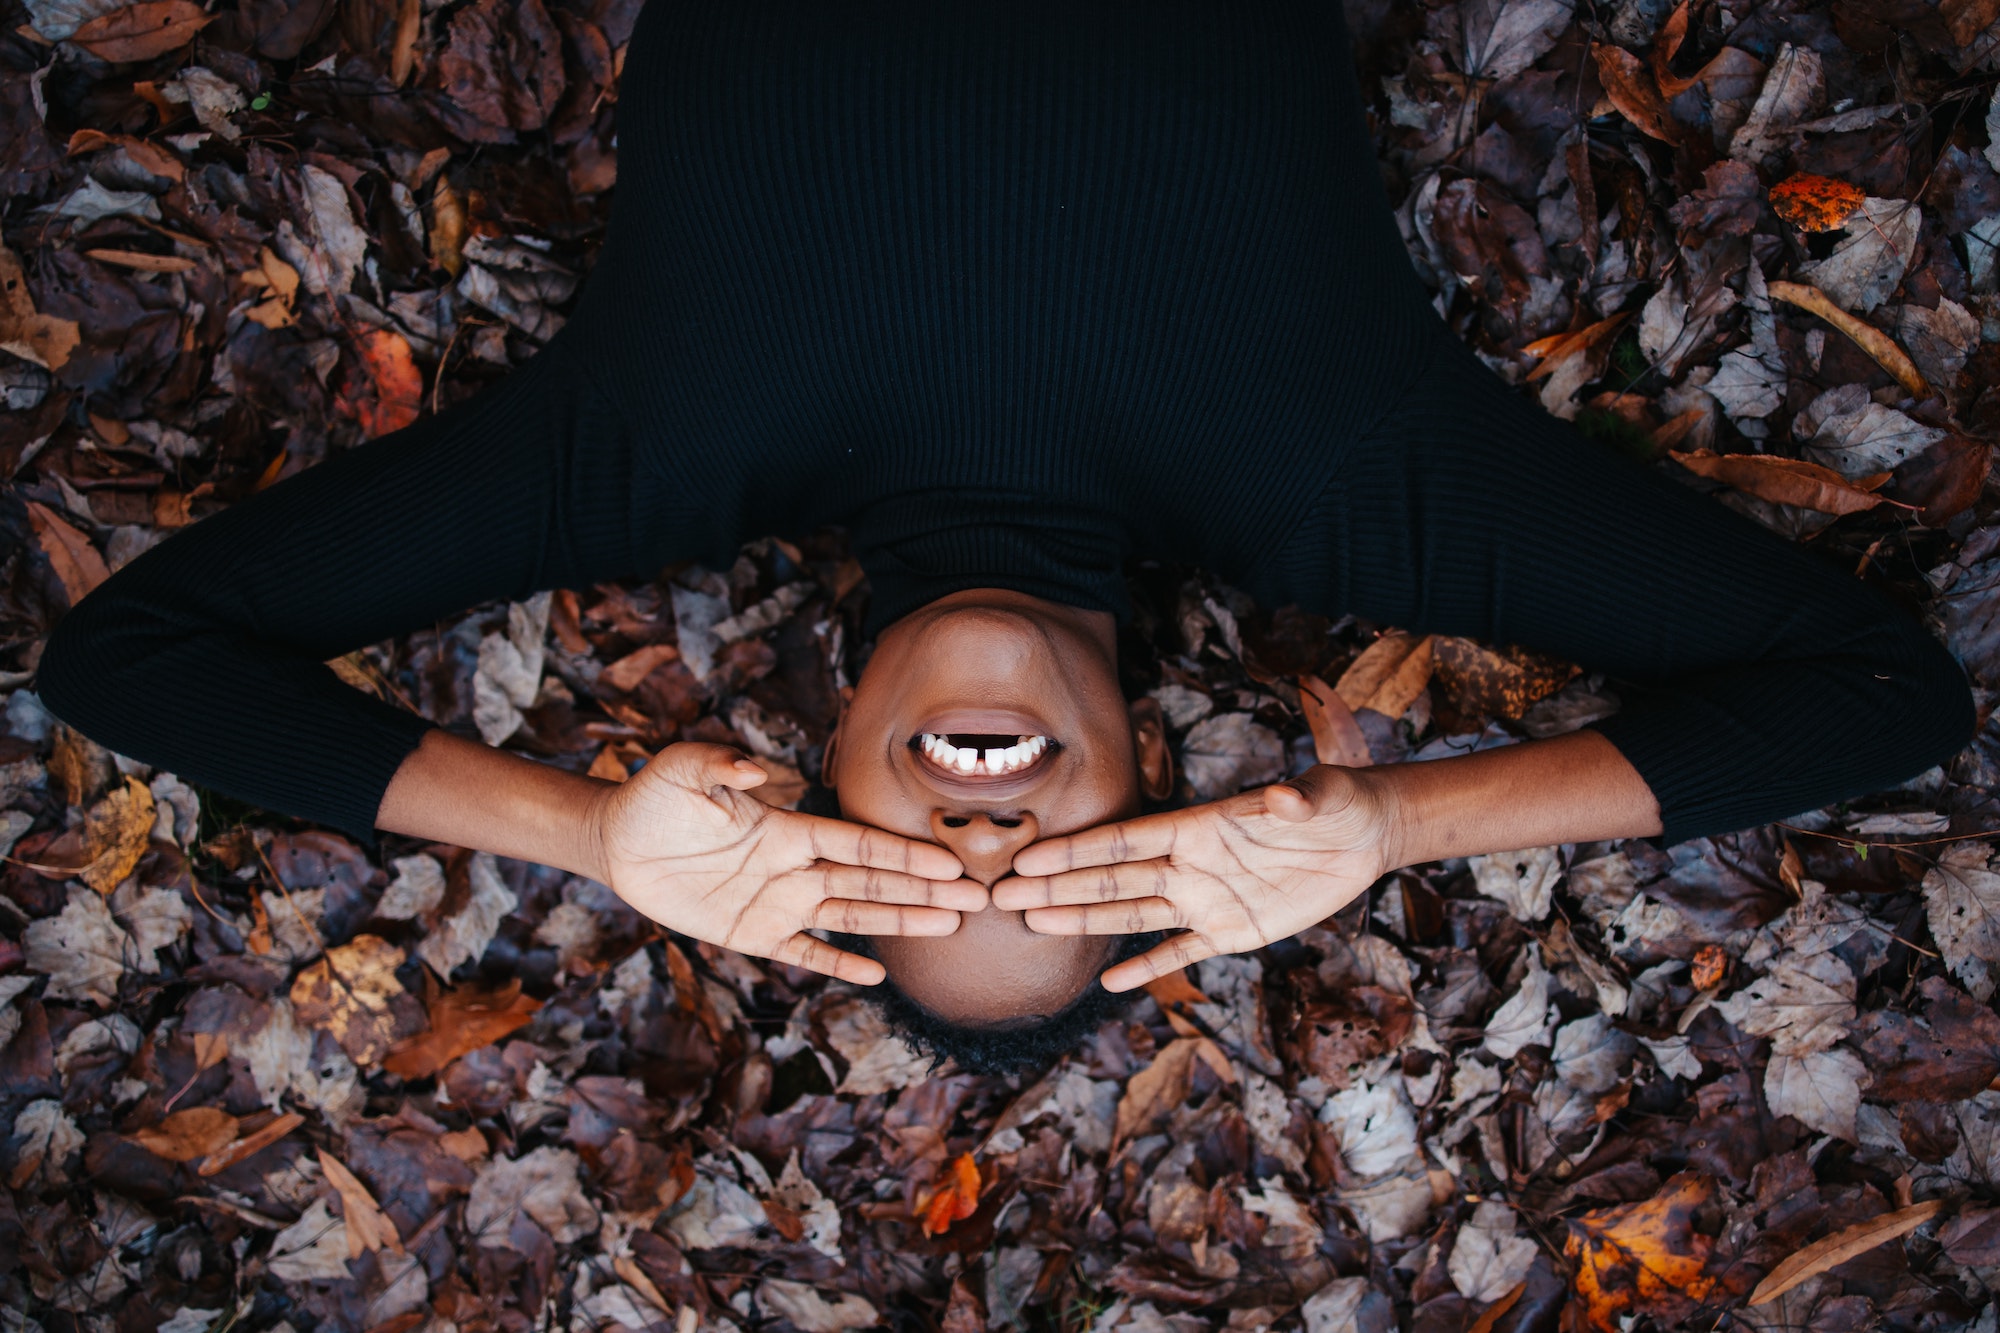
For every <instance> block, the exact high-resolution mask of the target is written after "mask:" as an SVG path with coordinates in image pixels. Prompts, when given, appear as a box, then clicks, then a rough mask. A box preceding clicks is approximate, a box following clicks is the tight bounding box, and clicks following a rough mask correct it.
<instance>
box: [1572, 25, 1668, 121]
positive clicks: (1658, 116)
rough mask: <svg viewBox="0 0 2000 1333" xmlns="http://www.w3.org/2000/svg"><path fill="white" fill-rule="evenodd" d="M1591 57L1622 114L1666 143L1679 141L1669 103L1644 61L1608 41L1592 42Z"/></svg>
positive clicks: (1605, 87) (1608, 95)
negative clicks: (1668, 109)
mask: <svg viewBox="0 0 2000 1333" xmlns="http://www.w3.org/2000/svg"><path fill="white" fill-rule="evenodd" d="M1590 54H1591V55H1592V56H1593V57H1595V58H1596V60H1597V76H1598V79H1599V81H1600V82H1602V83H1603V84H1604V95H1605V96H1606V97H1608V98H1610V99H1611V105H1612V106H1614V107H1616V108H1618V114H1619V115H1621V116H1623V117H1625V119H1627V120H1629V121H1631V122H1632V124H1634V125H1635V126H1637V127H1638V128H1639V129H1640V130H1641V131H1643V132H1644V133H1646V134H1648V135H1651V136H1652V137H1653V138H1655V139H1659V140H1661V141H1663V142H1665V143H1676V142H1678V141H1679V139H1680V135H1679V133H1678V132H1677V131H1676V130H1675V128H1674V122H1673V120H1672V118H1671V117H1669V116H1668V115H1667V104H1666V103H1665V102H1663V101H1661V100H1660V90H1659V89H1658V88H1657V87H1655V86H1654V83H1653V78H1652V74H1651V71H1649V70H1648V69H1647V68H1646V65H1645V62H1643V61H1641V60H1640V59H1639V57H1637V56H1635V55H1633V54H1632V53H1631V52H1630V51H1627V50H1626V49H1625V48H1624V47H1622V46H1612V45H1610V44H1609V43H1606V42H1592V43H1591V44H1590Z"/></svg>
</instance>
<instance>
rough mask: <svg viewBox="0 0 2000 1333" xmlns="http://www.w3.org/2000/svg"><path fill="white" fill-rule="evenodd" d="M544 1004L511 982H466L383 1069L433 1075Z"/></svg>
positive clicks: (490, 1041)
mask: <svg viewBox="0 0 2000 1333" xmlns="http://www.w3.org/2000/svg"><path fill="white" fill-rule="evenodd" d="M541 1007H542V1002H541V1001H540V1000H537V999H535V998H534V997H533V996H529V995H523V994H522V993H521V983H520V982H519V981H518V980H515V981H510V982H508V983H507V984H506V985H504V986H499V987H495V988H493V989H491V990H486V989H482V988H481V987H478V986H461V987H459V988H458V989H457V990H449V991H446V992H445V993H444V994H443V995H440V996H439V997H438V999H437V1002H436V1003H435V1004H433V1005H432V1006H431V1012H430V1028H429V1030H428V1031H425V1032H423V1033H420V1034H419V1035H417V1036H415V1037H412V1038H410V1039H409V1040H407V1041H403V1042H398V1043H397V1044H396V1047H395V1049H393V1050H391V1051H390V1052H389V1054H388V1057H387V1058H386V1059H384V1060H383V1061H382V1068H383V1069H385V1070H387V1071H388V1072H389V1073H391V1074H395V1075H398V1076H399V1077H402V1078H429V1077H430V1076H431V1075H432V1074H435V1073H437V1072H438V1071H439V1070H440V1069H443V1068H444V1067H445V1066H446V1065H448V1064H450V1063H451V1062H452V1061H453V1060H456V1059H458V1057H459V1056H461V1055H464V1054H465V1053H466V1052H468V1051H476V1050H478V1049H479V1048H480V1047H482V1046H490V1045H492V1044H493V1043H494V1042H496V1041H498V1040H500V1038H502V1037H504V1036H506V1035H507V1034H508V1033H510V1032H512V1031H514V1029H516V1028H518V1027H520V1026H521V1025H523V1024H524V1023H526V1022H527V1021H528V1020H529V1019H530V1018H533V1017H534V1016H535V1011H536V1010H537V1009H539V1008H541Z"/></svg>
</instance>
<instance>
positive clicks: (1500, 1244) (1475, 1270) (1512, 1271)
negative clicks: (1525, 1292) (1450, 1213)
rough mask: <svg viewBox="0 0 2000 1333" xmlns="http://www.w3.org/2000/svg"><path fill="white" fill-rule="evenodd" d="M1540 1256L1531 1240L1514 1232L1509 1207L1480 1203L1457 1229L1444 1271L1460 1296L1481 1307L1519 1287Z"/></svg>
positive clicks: (1511, 1212)
mask: <svg viewBox="0 0 2000 1333" xmlns="http://www.w3.org/2000/svg"><path fill="white" fill-rule="evenodd" d="M1539 1253H1541V1250H1540V1248H1539V1247H1538V1246H1537V1245H1536V1244H1535V1242H1534V1241H1533V1240H1532V1239H1530V1238H1529V1237H1527V1236H1523V1235H1520V1234H1519V1233H1518V1232H1516V1230H1515V1227H1514V1210H1513V1209H1512V1208H1510V1207H1508V1206H1507V1205H1506V1204H1504V1203H1493V1202H1490V1201H1489V1202H1482V1203H1480V1204H1479V1205H1478V1207H1476V1208H1475V1209H1474V1210H1473V1214H1472V1220H1471V1221H1470V1222H1468V1223H1466V1224H1465V1225H1464V1226H1462V1227H1460V1228H1459V1229H1458V1238H1457V1239H1456V1240H1454V1241H1453V1242H1452V1247H1451V1259H1450V1261H1449V1263H1447V1265H1446V1271H1447V1272H1448V1273H1449V1274H1450V1275H1451V1284H1452V1286H1454V1287H1456V1288H1458V1294H1459V1295H1461V1296H1463V1297H1465V1299H1467V1300H1469V1301H1477V1302H1478V1303H1480V1304H1481V1305H1484V1304H1486V1303H1487V1302H1489V1301H1498V1300H1500V1299H1502V1298H1503V1297H1505V1296H1506V1295H1507V1293H1508V1292H1510V1291H1513V1290H1514V1289H1515V1288H1517V1287H1519V1286H1520V1285H1521V1282H1522V1279H1524V1278H1525V1277H1527V1275H1528V1269H1529V1268H1530V1267H1531V1266H1533V1264H1534V1262H1535V1256H1536V1255H1537V1254H1539Z"/></svg>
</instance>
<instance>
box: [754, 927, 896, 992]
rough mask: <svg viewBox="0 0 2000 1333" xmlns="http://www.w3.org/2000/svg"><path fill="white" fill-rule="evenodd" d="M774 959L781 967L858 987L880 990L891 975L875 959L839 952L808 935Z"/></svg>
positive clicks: (773, 954)
mask: <svg viewBox="0 0 2000 1333" xmlns="http://www.w3.org/2000/svg"><path fill="white" fill-rule="evenodd" d="M771 957H773V958H775V959H777V960H778V961H779V962H781V963H790V964H791V965H792V966H794V967H803V968H805V969H806V970H807V971H808V972H818V973H820V974H821V975H823V976H829V977H838V978H840V979H841V980H842V981H850V982H853V983H854V984H855V985H857V986H879V985H880V984H881V983H882V978H884V977H886V976H888V975H889V973H888V970H887V969H885V968H884V967H883V966H882V965H881V964H880V963H878V962H876V961H875V960H874V959H873V958H863V957H862V956H861V955H860V954H854V953H849V952H847V951H846V950H845V949H836V948H834V947H833V946H832V945H831V944H828V943H827V942H826V941H825V940H822V939H816V938H814V937H813V936H811V935H808V934H806V933H805V932H804V931H800V932H799V933H798V934H796V935H794V936H792V937H791V938H790V939H788V940H786V941H785V942H784V943H783V944H780V945H779V946H778V947H777V948H775V949H773V950H772V951H771Z"/></svg>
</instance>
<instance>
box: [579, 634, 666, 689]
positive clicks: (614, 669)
mask: <svg viewBox="0 0 2000 1333" xmlns="http://www.w3.org/2000/svg"><path fill="white" fill-rule="evenodd" d="M680 655H681V650H680V649H678V648H676V647H674V645H672V644H671V643H649V644H647V645H646V646H645V647H644V648H639V649H635V650H634V651H632V652H629V653H627V654H625V656H623V657H621V658H619V659H618V660H617V661H616V662H613V663H612V664H611V665H610V666H607V667H605V668H604V670H602V671H600V672H599V673H598V674H597V678H598V679H599V680H601V681H603V682H604V683H605V684H607V685H609V686H610V687H611V688H612V689H614V690H624V691H626V692H627V693H630V692H631V691H632V689H633V688H634V687H636V686H637V685H638V684H639V682H640V681H642V680H644V679H645V678H646V677H647V676H649V675H651V674H652V672H653V668H654V667H656V666H658V665H660V664H661V663H662V662H671V661H673V660H675V659H676V658H678V657H679V656H680Z"/></svg>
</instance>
